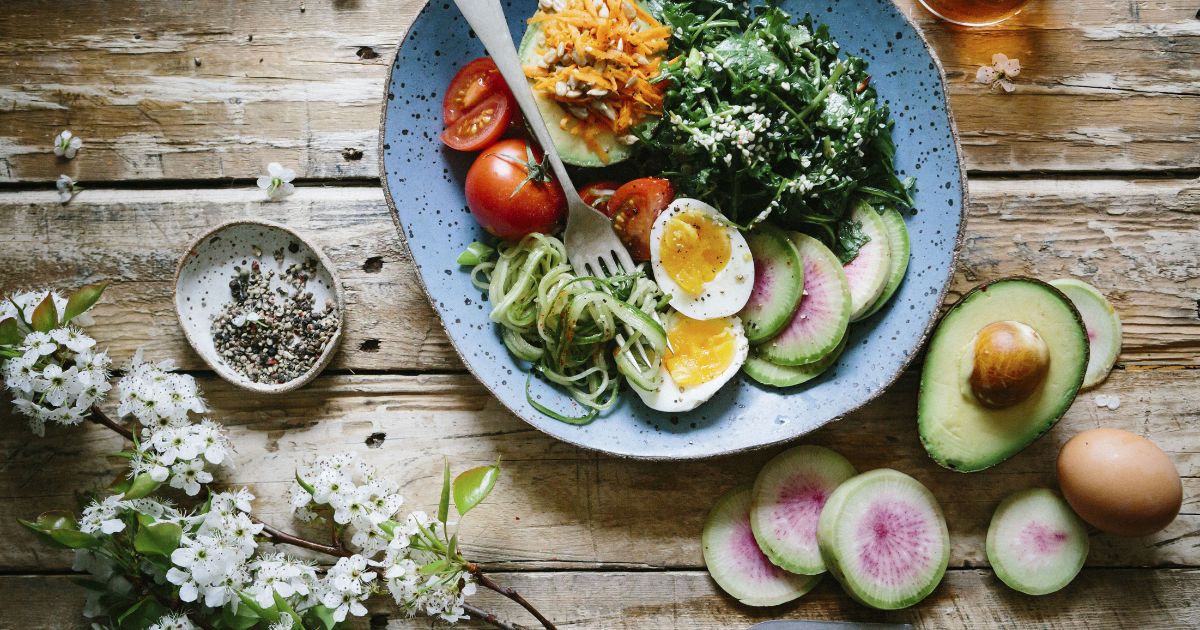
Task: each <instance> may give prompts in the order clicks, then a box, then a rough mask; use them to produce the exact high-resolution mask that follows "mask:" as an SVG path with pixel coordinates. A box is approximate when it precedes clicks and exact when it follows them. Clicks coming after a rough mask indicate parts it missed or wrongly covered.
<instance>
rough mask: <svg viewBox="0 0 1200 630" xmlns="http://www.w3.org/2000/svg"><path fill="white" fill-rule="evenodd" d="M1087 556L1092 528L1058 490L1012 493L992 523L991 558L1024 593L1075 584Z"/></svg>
mask: <svg viewBox="0 0 1200 630" xmlns="http://www.w3.org/2000/svg"><path fill="white" fill-rule="evenodd" d="M1087 555H1088V535H1087V527H1086V526H1085V525H1084V524H1083V521H1082V520H1080V519H1079V517H1078V516H1076V515H1075V513H1074V512H1072V511H1071V506H1069V505H1067V502H1066V501H1064V500H1063V498H1062V497H1061V496H1059V495H1058V493H1056V492H1054V491H1053V490H1047V489H1046V488H1029V489H1027V490H1021V491H1019V492H1015V493H1013V494H1011V495H1009V496H1008V498H1006V499H1004V500H1003V501H1001V502H1000V507H997V508H996V513H995V514H993V515H992V524H991V525H989V526H988V533H987V556H988V562H991V563H992V569H994V570H995V571H996V577H998V578H1000V580H1001V581H1003V582H1004V583H1005V584H1007V585H1009V586H1010V587H1012V588H1013V589H1015V590H1018V591H1021V592H1022V593H1026V594H1029V595H1046V594H1047V593H1053V592H1054V591H1057V590H1059V589H1061V588H1063V587H1064V586H1066V585H1067V584H1070V583H1071V580H1074V579H1075V576H1076V575H1079V570H1080V569H1082V568H1083V562H1084V560H1087Z"/></svg>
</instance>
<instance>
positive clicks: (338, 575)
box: [320, 555, 375, 623]
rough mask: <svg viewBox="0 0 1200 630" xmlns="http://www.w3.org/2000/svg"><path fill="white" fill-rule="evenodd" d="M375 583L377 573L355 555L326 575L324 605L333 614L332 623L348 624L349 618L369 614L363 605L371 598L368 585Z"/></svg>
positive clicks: (341, 561)
mask: <svg viewBox="0 0 1200 630" xmlns="http://www.w3.org/2000/svg"><path fill="white" fill-rule="evenodd" d="M374 579H375V573H374V572H373V571H371V570H369V569H368V568H367V559H366V558H364V557H362V556H359V555H354V556H350V557H348V558H340V559H338V561H337V564H335V565H333V567H331V568H330V569H329V571H328V572H326V574H325V579H324V580H322V582H321V585H322V588H323V592H322V593H321V598H320V599H321V604H323V605H324V606H325V607H326V608H329V609H330V610H332V611H333V619H334V621H337V622H338V623H341V622H343V621H345V620H346V616H347V615H348V614H349V615H354V616H355V617H361V616H363V615H365V614H367V608H366V606H363V604H362V603H363V602H364V601H366V599H367V598H368V597H370V596H371V590H370V588H368V584H369V583H370V582H371V581H372V580H374Z"/></svg>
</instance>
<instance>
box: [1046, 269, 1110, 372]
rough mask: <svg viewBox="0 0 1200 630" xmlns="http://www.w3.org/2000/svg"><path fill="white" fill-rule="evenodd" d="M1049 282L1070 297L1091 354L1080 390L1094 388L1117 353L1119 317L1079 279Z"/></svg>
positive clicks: (1100, 295) (1098, 293)
mask: <svg viewBox="0 0 1200 630" xmlns="http://www.w3.org/2000/svg"><path fill="white" fill-rule="evenodd" d="M1050 284H1051V285H1053V286H1054V288H1056V289H1058V290H1059V291H1062V292H1063V293H1065V294H1066V296H1067V297H1068V298H1070V299H1071V303H1072V304H1074V305H1075V310H1077V311H1079V315H1080V316H1081V317H1082V318H1083V327H1084V329H1086V330H1087V336H1088V345H1089V350H1090V351H1091V353H1090V354H1089V355H1088V365H1087V372H1086V373H1085V374H1084V376H1083V385H1082V386H1081V389H1090V388H1092V387H1095V386H1097V385H1099V384H1100V383H1102V382H1104V379H1106V378H1108V373H1109V372H1111V371H1112V367H1113V365H1114V364H1115V363H1116V362H1117V357H1118V356H1120V354H1121V318H1120V317H1118V316H1117V311H1116V309H1114V308H1113V306H1112V304H1110V303H1109V301H1108V300H1106V299H1105V298H1104V294H1103V293H1100V291H1099V290H1097V289H1096V287H1094V286H1092V285H1090V284H1088V283H1086V282H1084V281H1082V280H1076V279H1074V278H1059V279H1058V280H1052V281H1050Z"/></svg>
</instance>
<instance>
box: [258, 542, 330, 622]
mask: <svg viewBox="0 0 1200 630" xmlns="http://www.w3.org/2000/svg"><path fill="white" fill-rule="evenodd" d="M250 571H251V573H252V574H253V576H254V580H253V582H252V583H251V584H250V585H249V586H248V587H247V588H246V592H247V594H248V595H250V596H251V597H253V598H254V600H255V601H256V602H257V603H258V605H260V606H262V607H264V608H267V607H270V606H271V605H273V604H274V603H275V593H278V594H279V596H280V597H283V598H288V597H291V596H293V595H305V596H307V595H308V594H309V593H310V592H311V590H312V588H313V587H314V586H315V585H316V584H317V582H318V578H317V570H316V567H314V566H313V565H311V564H309V563H307V562H304V561H302V560H296V559H294V558H289V557H288V556H286V555H284V554H282V553H277V554H274V555H270V556H264V557H262V558H258V559H256V560H255V561H254V562H252V563H251V564H250Z"/></svg>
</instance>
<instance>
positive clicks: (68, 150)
mask: <svg viewBox="0 0 1200 630" xmlns="http://www.w3.org/2000/svg"><path fill="white" fill-rule="evenodd" d="M82 147H83V140H82V139H81V138H80V137H79V136H76V135H75V134H73V133H71V132H70V131H69V130H67V129H64V130H62V131H61V132H60V133H59V134H58V135H57V136H55V137H54V155H57V156H59V157H65V158H67V159H68V160H70V159H72V158H74V157H75V154H76V153H78V152H79V149H81V148H82Z"/></svg>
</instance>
